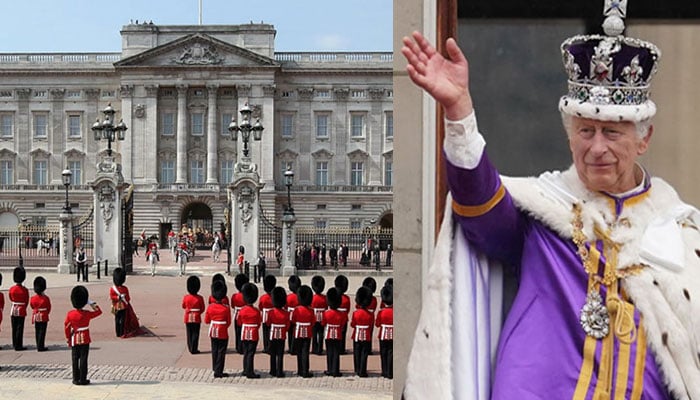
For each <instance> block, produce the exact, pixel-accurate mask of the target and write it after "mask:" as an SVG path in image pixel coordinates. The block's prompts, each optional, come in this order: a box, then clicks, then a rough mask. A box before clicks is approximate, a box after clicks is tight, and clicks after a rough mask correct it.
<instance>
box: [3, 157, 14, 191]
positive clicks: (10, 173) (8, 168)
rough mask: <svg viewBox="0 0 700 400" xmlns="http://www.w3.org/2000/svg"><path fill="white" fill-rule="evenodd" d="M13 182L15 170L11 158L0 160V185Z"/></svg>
mask: <svg viewBox="0 0 700 400" xmlns="http://www.w3.org/2000/svg"><path fill="white" fill-rule="evenodd" d="M14 183H15V170H14V163H13V162H12V160H0V185H12V184H14Z"/></svg>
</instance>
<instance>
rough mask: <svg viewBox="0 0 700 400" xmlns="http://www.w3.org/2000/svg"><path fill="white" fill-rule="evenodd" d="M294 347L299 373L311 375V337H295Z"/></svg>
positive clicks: (300, 374)
mask: <svg viewBox="0 0 700 400" xmlns="http://www.w3.org/2000/svg"><path fill="white" fill-rule="evenodd" d="M294 347H295V350H296V354H297V375H299V376H306V375H309V348H310V347H311V338H296V339H294Z"/></svg>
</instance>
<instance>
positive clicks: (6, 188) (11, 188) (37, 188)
mask: <svg viewBox="0 0 700 400" xmlns="http://www.w3.org/2000/svg"><path fill="white" fill-rule="evenodd" d="M59 190H60V191H65V190H66V187H65V186H63V185H34V184H13V185H0V191H2V192H24V191H31V192H43V191H59ZM68 190H71V191H73V190H92V188H91V187H90V185H71V186H69V187H68Z"/></svg>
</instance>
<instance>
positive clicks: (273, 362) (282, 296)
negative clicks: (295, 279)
mask: <svg viewBox="0 0 700 400" xmlns="http://www.w3.org/2000/svg"><path fill="white" fill-rule="evenodd" d="M271 296H272V305H273V306H274V308H273V309H272V310H270V311H269V313H268V316H267V322H266V324H267V325H268V326H269V328H270V348H269V354H270V375H272V376H276V377H278V378H283V377H284V340H285V338H286V337H287V331H288V330H289V312H288V311H287V308H286V306H287V292H285V290H284V288H283V287H281V286H277V287H276V288H274V289H272V294H271Z"/></svg>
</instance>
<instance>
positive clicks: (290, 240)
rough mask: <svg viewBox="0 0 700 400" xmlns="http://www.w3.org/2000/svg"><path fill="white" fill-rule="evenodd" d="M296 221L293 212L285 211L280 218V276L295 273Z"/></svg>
mask: <svg viewBox="0 0 700 400" xmlns="http://www.w3.org/2000/svg"><path fill="white" fill-rule="evenodd" d="M296 221H297V219H296V217H295V216H294V211H293V210H285V212H284V215H283V216H282V276H290V275H294V274H296V273H297V267H296V260H295V257H294V253H295V249H296V247H297V242H296V228H295V227H294V223H295V222H296Z"/></svg>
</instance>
